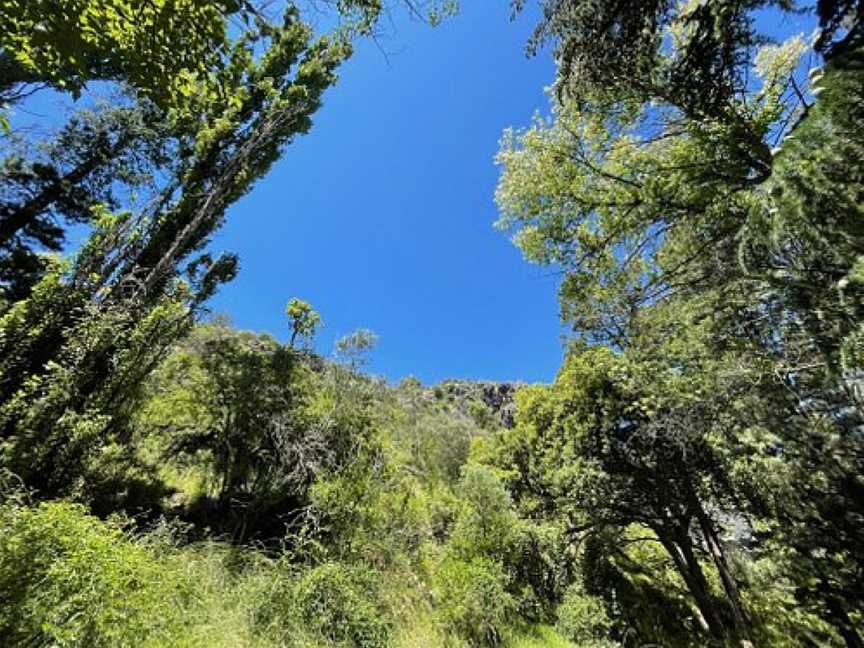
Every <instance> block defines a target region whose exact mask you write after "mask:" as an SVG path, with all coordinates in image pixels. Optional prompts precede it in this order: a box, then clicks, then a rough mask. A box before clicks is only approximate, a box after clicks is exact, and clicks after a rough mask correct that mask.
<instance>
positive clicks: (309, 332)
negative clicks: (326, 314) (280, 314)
mask: <svg viewBox="0 0 864 648" xmlns="http://www.w3.org/2000/svg"><path fill="white" fill-rule="evenodd" d="M285 314H286V315H287V316H288V322H289V323H290V324H291V339H290V340H289V342H288V346H289V347H291V348H292V349H293V348H294V342H295V341H296V340H297V338H300V339H305V340H311V339H312V338H313V337H315V333H316V332H317V331H318V328H319V327H321V326H322V324H321V316H320V315H319V314H318V313H317V312H315V311H314V310H313V309H312V306H311V305H310V304H308V303H307V302H304V301H303V300H300V299H297V298H296V297H295V298H293V299H291V300H290V301H289V302H288V306H287V307H286V308H285Z"/></svg>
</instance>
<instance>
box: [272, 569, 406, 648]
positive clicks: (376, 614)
mask: <svg viewBox="0 0 864 648" xmlns="http://www.w3.org/2000/svg"><path fill="white" fill-rule="evenodd" d="M274 594H275V598H274V600H273V601H271V603H270V604H269V605H268V606H267V609H266V610H264V611H263V614H262V618H261V619H260V620H259V623H260V622H262V621H263V622H265V623H266V617H272V618H274V619H278V620H279V621H280V622H281V623H282V625H283V628H284V630H285V633H286V634H287V635H290V637H286V639H288V640H289V641H291V640H293V641H295V642H296V641H297V639H298V635H299V634H305V635H307V636H308V635H312V636H313V637H315V638H318V639H324V640H325V641H329V642H333V643H336V644H337V645H339V646H345V647H346V648H347V647H350V648H384V647H385V646H387V645H389V639H390V625H389V623H388V622H387V620H386V618H385V616H384V613H383V610H382V607H383V606H382V605H381V604H380V597H379V595H378V583H377V579H376V577H375V572H374V571H371V570H369V569H365V568H363V567H362V566H357V567H349V566H346V565H343V564H341V563H337V562H328V563H324V564H322V565H320V566H318V567H314V568H312V569H310V570H308V571H306V572H303V573H301V574H300V575H299V576H298V577H297V578H296V579H293V580H291V581H288V582H286V587H284V588H283V589H282V591H280V592H275V593H274ZM304 645H305V644H304Z"/></svg>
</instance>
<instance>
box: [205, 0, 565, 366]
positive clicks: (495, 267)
mask: <svg viewBox="0 0 864 648" xmlns="http://www.w3.org/2000/svg"><path fill="white" fill-rule="evenodd" d="M533 25H534V20H533V16H531V15H524V16H521V17H519V18H517V20H516V21H515V22H510V17H509V11H508V8H507V3H506V2H500V3H497V2H494V3H487V2H465V3H463V8H462V10H461V12H460V14H459V15H457V16H455V17H454V18H451V19H449V20H447V21H446V22H445V23H444V24H442V25H440V26H439V27H437V28H435V29H431V28H429V27H428V26H425V25H422V24H420V23H419V22H416V21H412V20H410V19H409V18H408V17H407V16H405V15H399V14H395V15H394V26H393V28H392V29H390V30H389V31H390V33H389V34H388V35H387V36H386V37H384V38H382V39H381V42H380V43H379V44H377V45H376V44H375V43H372V42H370V41H366V42H363V43H361V44H360V45H359V46H358V48H357V52H356V53H355V56H354V57H353V59H351V61H349V62H348V63H347V64H346V65H345V66H344V67H343V69H342V73H341V79H340V81H339V83H338V85H337V86H336V87H335V88H333V89H332V90H330V91H329V92H328V94H327V95H326V97H325V102H324V106H323V108H322V109H321V110H320V111H319V112H318V113H317V114H316V116H315V119H314V122H315V124H314V126H313V128H312V130H311V131H310V133H309V134H308V135H306V136H305V137H303V138H300V139H298V140H297V141H296V142H295V143H294V144H293V145H291V146H290V147H288V148H287V149H286V151H285V154H284V157H283V159H282V160H281V161H280V162H278V163H277V164H276V166H275V167H274V168H273V169H272V171H271V172H270V174H269V175H268V176H267V178H266V179H264V180H262V181H261V182H259V183H258V185H257V186H256V187H255V189H254V190H253V191H252V193H251V194H249V195H248V196H246V197H245V198H244V199H243V200H241V201H240V202H239V203H238V204H237V205H235V206H234V207H232V208H231V210H230V211H229V214H228V222H227V224H226V226H225V227H224V228H223V229H222V230H221V231H220V232H219V234H218V235H217V236H216V237H215V238H214V242H213V247H214V248H215V249H217V250H221V249H224V250H232V251H235V252H237V253H239V255H240V264H241V267H240V274H239V276H238V278H237V279H235V280H234V281H233V282H232V283H231V284H229V285H227V286H225V287H223V288H222V290H221V291H220V294H219V295H218V296H217V297H216V298H214V299H213V301H212V303H211V307H212V309H213V311H214V312H217V313H224V314H227V315H229V316H230V318H231V320H232V321H233V322H234V324H235V325H236V326H238V327H240V328H245V329H253V330H257V331H267V332H270V333H272V334H274V335H276V336H277V337H278V338H280V339H285V338H286V337H287V322H286V320H285V316H284V308H285V303H286V302H287V301H288V299H289V298H291V297H294V296H296V297H300V298H301V299H305V300H307V301H309V302H311V303H312V304H313V306H315V308H316V309H317V310H318V311H319V312H320V313H321V316H322V318H323V320H324V323H325V328H324V329H323V330H322V332H321V333H320V334H319V338H318V341H317V344H316V347H317V348H318V350H319V351H321V352H324V353H329V351H330V349H331V348H332V344H333V341H334V340H335V339H336V338H338V337H340V336H342V335H345V334H347V333H350V332H351V331H353V330H355V329H357V328H370V329H372V330H373V331H375V332H376V333H377V334H378V335H379V336H380V341H379V345H378V348H377V349H376V351H375V352H374V354H373V356H372V360H371V363H370V370H371V371H372V372H374V373H378V374H381V375H384V376H386V377H387V378H389V379H391V380H398V379H400V378H402V377H404V376H407V375H414V376H417V377H418V378H420V379H421V380H423V381H424V382H436V381H439V380H442V379H445V378H477V379H494V380H524V381H528V382H535V381H548V380H551V379H552V378H553V377H554V375H555V372H556V370H557V368H558V365H559V364H560V360H561V353H562V347H561V341H560V336H561V333H562V329H561V328H560V326H559V323H558V306H557V302H556V290H557V281H556V279H555V277H554V276H552V275H551V274H550V271H549V269H545V268H539V267H536V266H532V265H529V264H528V263H526V262H525V261H523V260H522V258H521V254H520V253H519V251H518V250H517V249H516V248H515V247H514V246H513V245H512V244H511V243H510V241H509V240H508V237H507V236H506V235H505V234H503V233H501V232H499V231H496V230H494V229H493V227H492V223H493V222H494V221H495V219H496V209H495V204H494V202H493V193H494V189H495V184H496V180H497V176H498V171H497V169H496V167H495V165H494V162H493V157H494V155H495V152H496V150H497V147H498V140H499V138H500V136H501V132H502V130H503V129H504V128H506V127H508V126H520V127H521V126H524V125H527V124H528V123H529V121H530V119H531V116H532V114H533V112H534V111H535V110H537V109H541V110H544V111H545V110H546V107H547V99H546V96H545V93H544V87H545V86H547V85H548V84H549V83H551V81H552V79H553V74H554V66H553V63H552V60H551V56H550V55H549V53H548V52H545V53H542V54H541V55H540V56H538V57H536V58H533V59H528V58H526V56H525V54H524V45H525V42H526V40H527V38H528V36H529V34H530V31H531V29H532V27H533ZM382 49H383V50H384V52H386V55H385V53H382Z"/></svg>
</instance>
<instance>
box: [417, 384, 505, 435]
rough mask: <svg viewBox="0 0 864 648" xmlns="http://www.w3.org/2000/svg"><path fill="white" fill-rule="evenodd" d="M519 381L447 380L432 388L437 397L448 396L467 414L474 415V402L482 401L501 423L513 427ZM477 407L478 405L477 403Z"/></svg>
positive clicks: (448, 398)
mask: <svg viewBox="0 0 864 648" xmlns="http://www.w3.org/2000/svg"><path fill="white" fill-rule="evenodd" d="M519 387H521V385H520V384H518V383H507V382H492V381H472V380H445V381H444V382H442V383H440V384H439V385H436V386H435V387H433V388H432V390H433V392H434V393H435V396H436V398H446V399H447V400H450V401H453V402H455V404H456V406H457V407H458V408H459V409H460V410H462V411H463V412H464V413H466V414H470V415H474V414H475V412H472V411H471V410H472V404H476V403H482V404H483V405H484V406H485V407H486V408H487V409H488V411H489V412H490V413H491V415H492V416H493V417H494V418H495V420H496V422H497V423H498V424H499V425H502V426H504V427H507V428H512V427H513V425H514V420H513V416H514V414H515V411H516V404H515V402H514V397H515V395H516V390H517V389H519ZM475 407H476V405H475Z"/></svg>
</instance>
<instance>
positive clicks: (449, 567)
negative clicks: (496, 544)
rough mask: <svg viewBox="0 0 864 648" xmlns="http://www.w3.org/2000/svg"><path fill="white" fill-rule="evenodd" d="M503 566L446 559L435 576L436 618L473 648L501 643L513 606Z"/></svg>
mask: <svg viewBox="0 0 864 648" xmlns="http://www.w3.org/2000/svg"><path fill="white" fill-rule="evenodd" d="M507 585H508V578H507V574H506V573H505V572H504V569H503V568H502V566H501V565H500V564H499V563H497V562H495V561H494V560H491V559H489V558H481V557H477V558H472V559H467V560H466V559H461V558H455V557H452V556H448V557H446V558H445V559H444V560H443V561H442V562H441V564H440V565H439V566H438V568H437V571H436V573H435V590H436V594H437V604H438V616H439V619H440V621H441V623H442V625H443V626H444V627H445V628H446V630H447V631H449V632H453V633H455V634H456V635H458V636H460V637H463V638H465V639H466V640H467V641H468V642H469V643H470V644H471V645H472V646H494V645H497V644H499V643H501V642H502V640H503V638H504V635H505V632H506V628H507V625H508V623H510V622H511V621H512V619H510V618H509V617H510V615H511V614H512V613H513V611H514V608H515V604H514V601H513V597H512V596H511V595H510V594H509V593H508V591H507Z"/></svg>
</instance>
